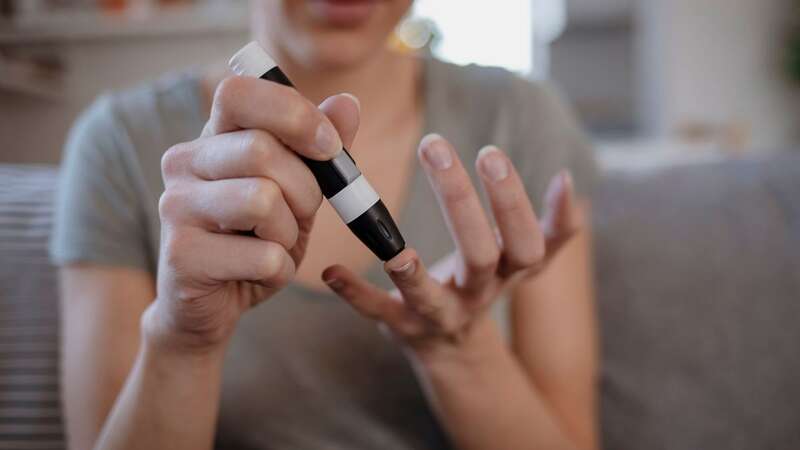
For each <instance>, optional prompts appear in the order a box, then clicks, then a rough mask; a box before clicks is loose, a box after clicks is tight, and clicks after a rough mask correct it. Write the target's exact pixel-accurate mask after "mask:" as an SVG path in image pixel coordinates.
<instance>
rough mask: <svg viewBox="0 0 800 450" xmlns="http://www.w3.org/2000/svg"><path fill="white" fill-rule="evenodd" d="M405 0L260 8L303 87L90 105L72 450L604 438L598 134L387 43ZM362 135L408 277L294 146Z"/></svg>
mask: <svg viewBox="0 0 800 450" xmlns="http://www.w3.org/2000/svg"><path fill="white" fill-rule="evenodd" d="M410 4H411V0H383V1H377V0H376V1H372V0H347V1H345V0H282V1H281V0H256V1H253V2H252V12H253V33H254V35H255V37H256V39H257V40H258V41H259V42H260V43H261V44H262V45H263V46H264V47H266V48H267V49H268V50H269V51H270V53H271V54H273V55H274V56H275V57H276V59H277V60H278V61H280V63H281V67H282V68H283V69H284V71H285V72H287V73H288V75H289V77H290V78H291V79H292V80H293V81H294V82H295V84H296V85H297V86H298V88H299V90H300V91H301V92H302V94H303V95H302V96H301V95H300V94H299V93H297V92H295V91H292V90H290V89H288V88H285V87H283V86H279V85H277V84H274V83H268V82H264V81H262V80H254V79H244V78H239V77H229V74H227V73H223V72H219V73H218V72H215V71H209V72H208V73H205V74H202V75H197V74H184V75H181V76H178V77H170V78H167V79H164V80H162V81H160V82H158V83H155V84H151V85H147V86H144V87H141V88H138V89H135V90H131V91H127V92H123V93H118V94H114V95H111V96H106V97H104V98H102V99H100V100H98V102H96V104H95V105H94V106H93V107H92V108H91V109H90V110H89V112H88V113H86V114H85V115H84V116H83V117H82V118H81V120H80V121H79V122H78V124H77V125H76V127H75V129H74V130H73V133H72V134H71V137H70V139H69V142H68V144H67V156H66V160H65V166H64V175H63V179H62V183H63V185H62V190H61V198H60V203H59V211H58V216H57V224H56V230H55V237H54V241H53V244H52V253H53V257H54V260H55V261H56V262H57V263H58V264H60V265H61V269H60V274H61V275H60V276H61V282H62V297H63V299H62V305H63V306H62V309H63V335H64V339H63V342H64V349H63V392H64V404H65V409H66V419H67V422H66V424H67V435H68V439H69V444H70V447H71V448H75V449H78V448H80V449H84V448H90V447H92V446H94V447H95V448H100V449H124V448H148V449H155V448H176V449H179V448H180V449H182V448H186V449H200V448H211V447H212V446H216V447H217V448H278V449H293V448H297V449H308V448H347V449H358V448H381V449H417V448H420V449H421V448H443V447H447V446H452V447H453V448H458V449H464V450H471V449H518V448H525V449H528V448H548V449H552V448H582V449H589V448H595V447H596V430H595V419H596V417H595V393H594V382H595V370H596V356H595V346H596V342H595V337H594V322H593V317H592V303H591V302H592V297H591V282H590V275H589V272H590V267H589V250H588V248H589V240H588V231H587V228H586V227H585V225H584V222H583V217H584V216H585V213H584V211H583V208H582V207H580V206H579V205H580V203H581V202H580V201H579V200H578V199H577V198H576V197H575V196H574V195H575V194H574V193H573V186H572V179H571V178H570V177H569V175H567V174H566V172H562V173H561V174H560V175H559V171H560V170H561V169H565V168H566V169H570V170H571V171H572V172H573V173H574V174H575V179H576V181H577V183H578V184H579V185H580V186H582V185H585V184H588V180H589V178H590V177H591V173H592V168H593V166H592V162H591V158H590V156H589V153H588V150H587V147H586V145H585V142H584V140H583V139H582V137H581V134H580V132H579V131H578V128H577V126H576V125H575V123H574V121H573V120H572V118H571V116H570V115H569V114H567V113H566V111H565V109H564V108H563V106H562V105H561V103H560V102H559V101H558V100H557V99H556V98H555V97H554V96H553V95H552V94H551V92H550V91H549V90H547V89H546V88H545V87H543V86H540V85H534V84H530V83H529V82H527V81H523V80H521V79H519V78H516V77H514V76H513V75H511V74H509V73H507V72H505V71H502V70H499V69H488V68H479V67H474V66H472V67H466V68H464V67H457V66H453V65H449V64H444V63H441V62H437V61H434V60H427V59H423V58H418V57H415V56H413V55H408V54H403V53H399V52H396V51H393V50H391V49H389V47H388V46H387V45H386V42H387V38H388V36H389V35H390V33H391V32H392V30H393V28H394V27H395V26H396V24H397V23H398V21H399V20H400V19H401V17H402V16H403V15H404V14H405V13H406V12H407V10H408V8H409V7H410ZM337 92H352V93H353V95H350V94H337V95H333V94H336V93H337ZM306 98H308V99H311V101H308V100H306ZM316 104H319V107H318V108H317V107H316V106H315V105H316ZM432 131H436V132H439V133H442V134H443V135H446V136H448V138H449V142H448V141H447V140H445V139H444V138H442V137H440V136H439V135H436V134H428V133H429V132H432ZM356 134H357V135H358V138H357V139H356ZM422 135H426V136H425V137H424V138H423V139H421V143H420V144H419V146H418V148H419V151H418V153H419V163H417V161H415V156H416V155H417V152H415V151H414V149H415V147H417V145H416V143H417V142H418V141H419V140H420V137H421V136H422ZM198 136H199V137H198ZM486 143H493V144H496V145H498V146H499V147H500V148H503V149H504V150H500V149H499V148H498V147H485V148H484V149H483V150H481V151H480V152H477V149H478V148H479V147H480V146H482V145H484V144H486ZM342 145H345V146H346V147H347V148H348V149H351V152H352V154H353V156H354V158H355V159H356V160H357V161H358V162H359V165H360V167H361V169H362V171H363V172H364V173H365V174H366V175H367V176H368V177H369V178H370V180H371V181H372V184H373V185H374V186H375V188H376V189H377V190H378V191H379V192H380V193H381V195H382V197H383V199H384V201H385V202H386V204H387V205H388V207H389V209H390V210H391V212H392V214H393V215H394V216H395V217H396V218H397V219H398V220H399V225H400V227H401V230H403V232H404V234H405V237H406V239H407V241H408V242H409V246H410V247H413V248H409V249H407V250H405V251H404V252H402V253H401V254H399V255H398V256H396V257H395V258H394V259H392V260H391V261H389V262H387V263H386V264H385V265H384V267H383V269H384V270H385V272H386V273H387V274H388V279H387V277H386V276H385V275H384V274H383V273H381V272H382V271H381V270H380V267H378V266H377V265H376V263H375V260H374V257H373V256H372V255H371V254H370V253H369V252H368V250H366V249H365V248H364V247H363V246H362V245H361V244H360V243H359V242H358V241H357V240H356V239H355V238H354V237H353V236H352V235H351V234H350V232H349V230H347V228H346V227H344V226H343V225H342V224H341V223H340V221H339V219H338V217H336V215H335V213H334V212H333V211H332V209H331V208H330V207H329V206H328V205H327V204H325V205H322V202H321V195H320V192H319V189H318V187H317V186H316V184H315V183H314V181H313V178H312V176H311V174H310V172H309V171H308V169H307V168H306V167H305V166H304V165H303V164H302V163H301V162H300V160H299V158H298V156H297V155H298V154H303V155H306V156H308V157H310V158H315V159H321V160H324V159H328V158H330V157H331V156H333V155H334V154H335V153H337V152H339V151H340V149H341V147H342ZM167 149H169V150H167ZM461 161H463V162H464V163H463V165H462V162H461ZM473 161H474V162H475V169H474V170H473V168H472V167H471V166H472V163H473ZM417 166H419V167H421V169H417ZM162 172H163V173H162ZM162 175H163V178H162ZM423 176H425V177H427V178H428V180H429V182H430V185H428V183H425V182H424V181H422V178H423ZM551 177H552V179H553V181H552V182H550V188H549V191H548V194H547V195H546V196H545V195H544V191H545V190H546V189H545V186H546V185H547V180H548V179H549V178H551ZM478 185H481V186H482V189H483V190H485V192H486V194H487V195H486V197H487V198H488V201H486V202H484V203H481V200H480V198H479V196H478V194H477V192H478V191H477V189H481V188H478V187H477V186H478ZM543 197H544V198H545V202H544V208H543V209H544V211H545V212H544V215H543V216H542V220H541V222H539V221H538V220H537V219H536V217H535V215H534V212H533V209H532V206H531V203H530V200H529V198H534V199H542V198H543ZM321 205H322V206H321ZM320 206H321V207H320ZM318 209H319V210H318ZM437 209H438V210H440V211H437ZM442 217H443V218H444V219H442ZM492 217H493V218H494V222H496V228H494V227H492V225H491V220H492V219H491V218H492ZM243 232H250V233H243ZM450 238H452V239H450ZM415 249H416V250H415ZM423 261H428V262H436V261H438V262H437V263H436V264H435V267H432V268H431V269H426V267H425V266H424V265H423ZM301 263H302V264H301ZM326 285H327V286H326ZM390 287H396V288H397V290H398V292H396V293H394V294H390V293H388V292H387V291H386V290H385V289H388V288H390ZM332 291H333V292H332ZM503 292H508V294H509V297H510V303H508V304H504V303H503V302H501V301H500V297H501V294H502V293H503ZM334 293H335V294H334ZM337 296H338V297H340V298H341V299H343V300H345V301H346V303H345V302H341V301H337V300H336V297H337ZM154 299H155V300H154ZM257 304H259V306H258V308H254V307H255V306H256V305H257ZM348 305H349V306H348ZM495 313H496V314H495ZM494 317H499V319H495V318H494ZM503 317H505V319H503ZM375 322H377V323H379V324H381V325H382V327H381V328H382V329H383V330H385V331H386V335H387V336H388V337H389V339H386V337H385V336H383V335H382V334H381V333H380V332H379V331H378V327H375V325H374V324H375ZM504 334H507V336H504Z"/></svg>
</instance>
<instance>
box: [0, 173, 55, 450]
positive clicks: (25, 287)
mask: <svg viewBox="0 0 800 450" xmlns="http://www.w3.org/2000/svg"><path fill="white" fill-rule="evenodd" d="M56 176H57V171H56V169H55V168H52V167H42V166H0V450H12V449H13V450H22V449H25V450H56V449H62V448H64V444H63V430H62V425H61V407H60V399H59V390H58V299H57V297H56V295H57V287H56V278H55V271H54V270H53V268H52V266H51V265H50V264H49V262H48V256H47V241H48V236H49V234H50V225H51V216H52V214H51V212H52V199H53V193H54V189H55V185H56Z"/></svg>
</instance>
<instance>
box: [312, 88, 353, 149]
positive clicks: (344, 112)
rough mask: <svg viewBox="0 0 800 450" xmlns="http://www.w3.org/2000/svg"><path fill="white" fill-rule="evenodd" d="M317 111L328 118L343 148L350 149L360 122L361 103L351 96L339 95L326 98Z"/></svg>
mask: <svg viewBox="0 0 800 450" xmlns="http://www.w3.org/2000/svg"><path fill="white" fill-rule="evenodd" d="M319 109H320V110H321V111H322V112H323V113H324V114H325V115H326V116H328V119H329V120H330V121H331V123H332V124H333V126H334V127H336V130H337V131H338V132H339V136H340V137H341V138H342V142H343V143H344V146H345V147H347V148H351V147H352V146H353V141H354V140H355V138H356V132H357V131H358V126H359V122H360V113H361V103H360V102H359V101H358V98H356V97H355V96H354V95H352V94H339V95H334V96H332V97H328V98H326V99H325V100H324V101H323V102H322V103H321V104H320V105H319Z"/></svg>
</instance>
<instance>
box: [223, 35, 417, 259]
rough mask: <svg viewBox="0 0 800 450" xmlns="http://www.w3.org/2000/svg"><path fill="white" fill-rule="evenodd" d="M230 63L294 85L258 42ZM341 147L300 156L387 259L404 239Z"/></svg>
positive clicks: (245, 72) (353, 226) (356, 229)
mask: <svg viewBox="0 0 800 450" xmlns="http://www.w3.org/2000/svg"><path fill="white" fill-rule="evenodd" d="M229 65H230V67H231V69H233V71H234V73H236V74H237V75H241V76H249V77H255V78H261V79H263V80H267V81H272V82H275V83H279V84H282V85H284V86H291V87H294V85H293V84H292V82H291V81H289V78H288V77H287V76H286V74H284V73H283V71H281V69H280V68H279V67H278V65H277V64H276V63H275V60H274V59H273V58H272V57H271V56H270V55H269V54H267V52H266V51H264V49H263V48H261V46H260V45H259V44H258V43H257V42H251V43H249V44H247V45H246V46H244V47H243V48H242V49H241V50H239V51H238V52H236V54H235V55H233V57H232V58H231V60H230V62H229ZM265 107H268V106H265ZM342 150H343V151H342V152H341V153H340V154H339V155H338V156H336V157H335V158H333V159H331V160H329V161H317V160H314V159H311V158H307V157H305V156H303V155H299V156H300V158H301V159H302V160H303V162H304V163H305V164H306V165H307V166H308V168H309V169H311V173H313V174H314V178H316V180H317V183H318V184H319V187H320V189H321V190H322V194H323V195H324V196H325V198H326V199H328V202H329V203H330V204H331V206H333V209H335V210H336V212H337V213H338V214H339V217H341V219H342V221H344V223H346V224H347V226H348V227H349V228H350V230H351V231H352V232H353V234H355V235H356V236H357V237H358V239H360V240H361V242H363V243H364V244H365V245H366V246H367V247H369V249H370V250H372V253H374V254H375V256H377V257H378V258H380V259H381V260H383V261H388V260H389V259H391V258H392V257H394V256H395V255H397V254H398V253H400V252H401V251H402V250H403V249H404V248H405V246H406V243H405V240H404V239H403V236H402V235H401V234H400V230H398V228H397V225H396V224H395V222H394V219H392V216H391V215H390V214H389V211H388V210H387V209H386V206H385V205H384V204H383V201H382V200H381V199H380V197H379V196H378V193H377V192H375V189H373V188H372V186H371V185H370V184H369V182H368V181H367V179H366V178H365V177H364V175H363V174H362V173H361V171H360V170H358V167H356V163H355V161H354V160H353V158H352V157H351V156H350V153H349V152H348V151H347V149H345V148H343V149H342Z"/></svg>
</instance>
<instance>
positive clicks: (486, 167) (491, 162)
mask: <svg viewBox="0 0 800 450" xmlns="http://www.w3.org/2000/svg"><path fill="white" fill-rule="evenodd" d="M478 169H480V171H481V173H482V174H483V176H484V177H486V178H488V179H489V180H490V181H494V182H497V181H501V180H504V179H506V178H507V177H508V172H509V171H508V161H506V158H505V157H504V156H503V153H502V152H501V151H500V149H498V148H497V147H494V146H491V145H489V146H486V147H483V148H482V149H481V151H480V152H478Z"/></svg>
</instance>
